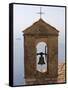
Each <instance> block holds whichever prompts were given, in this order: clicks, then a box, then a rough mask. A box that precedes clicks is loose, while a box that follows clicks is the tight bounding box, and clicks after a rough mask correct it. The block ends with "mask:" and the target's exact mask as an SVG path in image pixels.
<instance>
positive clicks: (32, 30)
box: [23, 19, 59, 35]
mask: <svg viewBox="0 0 68 90" xmlns="http://www.w3.org/2000/svg"><path fill="white" fill-rule="evenodd" d="M23 32H24V34H29V35H30V34H31V35H34V34H35V35H37V34H41V35H43V34H44V35H58V32H59V31H58V30H57V29H56V28H55V27H53V26H51V25H50V24H48V23H47V22H45V21H44V20H43V19H39V20H38V21H36V22H35V23H33V24H32V25H31V26H30V27H28V28H26V29H25V30H24V31H23Z"/></svg>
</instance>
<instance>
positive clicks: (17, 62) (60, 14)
mask: <svg viewBox="0 0 68 90" xmlns="http://www.w3.org/2000/svg"><path fill="white" fill-rule="evenodd" d="M41 7H42V12H44V13H45V14H43V15H42V19H43V20H44V21H46V22H47V23H49V24H50V25H52V26H54V27H55V28H56V29H58V31H59V37H58V39H59V42H58V43H59V44H58V46H59V47H58V53H59V54H58V61H59V63H64V62H65V55H64V54H65V8H64V7H48V6H41ZM39 11H40V6H28V5H14V27H13V28H14V72H15V74H14V76H15V77H14V81H15V82H14V83H16V84H21V83H22V80H21V79H22V76H23V77H24V74H23V72H24V64H23V63H24V50H23V49H24V39H23V33H22V31H23V30H24V29H26V28H27V27H28V26H30V25H32V24H33V23H34V22H35V21H37V20H38V19H39V18H40V16H39V14H37V12H39ZM22 71H23V72H22ZM19 76H20V77H19ZM17 82H18V83H17Z"/></svg>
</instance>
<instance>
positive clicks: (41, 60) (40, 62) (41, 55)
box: [38, 52, 45, 65]
mask: <svg viewBox="0 0 68 90" xmlns="http://www.w3.org/2000/svg"><path fill="white" fill-rule="evenodd" d="M39 55H40V57H39V62H38V64H41V65H43V64H45V62H44V57H43V53H42V52H41V53H40V54H39Z"/></svg>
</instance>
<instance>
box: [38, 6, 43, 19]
mask: <svg viewBox="0 0 68 90" xmlns="http://www.w3.org/2000/svg"><path fill="white" fill-rule="evenodd" d="M37 14H40V18H41V17H42V14H44V12H42V7H40V12H38V13H37Z"/></svg>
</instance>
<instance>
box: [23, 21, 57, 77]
mask: <svg viewBox="0 0 68 90" xmlns="http://www.w3.org/2000/svg"><path fill="white" fill-rule="evenodd" d="M41 41H43V42H46V43H47V47H48V51H47V52H48V54H47V73H46V72H45V73H43V76H44V78H45V79H46V78H54V77H55V78H57V75H58V30H56V28H54V27H53V26H51V25H49V24H48V23H46V22H45V21H44V20H42V19H39V20H38V21H37V22H35V23H33V24H32V26H30V27H28V28H27V29H26V30H24V69H25V70H24V73H25V79H36V78H38V74H40V75H42V73H38V72H37V70H36V45H37V43H38V42H41Z"/></svg>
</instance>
